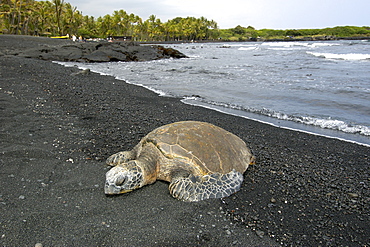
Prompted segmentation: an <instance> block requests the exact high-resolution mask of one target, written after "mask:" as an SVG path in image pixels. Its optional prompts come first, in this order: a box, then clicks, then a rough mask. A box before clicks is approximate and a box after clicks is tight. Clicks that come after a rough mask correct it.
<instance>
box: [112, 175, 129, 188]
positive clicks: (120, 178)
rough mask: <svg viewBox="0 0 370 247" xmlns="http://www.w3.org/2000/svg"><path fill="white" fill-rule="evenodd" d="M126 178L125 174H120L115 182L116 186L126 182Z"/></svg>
mask: <svg viewBox="0 0 370 247" xmlns="http://www.w3.org/2000/svg"><path fill="white" fill-rule="evenodd" d="M125 180H126V178H125V176H123V175H119V176H118V177H117V178H116V181H115V182H114V184H115V185H116V186H121V185H122V184H123V183H124V182H125Z"/></svg>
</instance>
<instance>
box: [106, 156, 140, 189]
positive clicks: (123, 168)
mask: <svg viewBox="0 0 370 247" xmlns="http://www.w3.org/2000/svg"><path fill="white" fill-rule="evenodd" d="M143 185H144V178H143V172H142V169H141V168H140V167H139V166H138V165H137V164H136V162H135V161H130V162H128V163H122V164H119V165H117V166H115V167H113V168H112V169H110V170H109V171H108V172H107V174H106V180H105V186H104V192H105V194H107V195H114V194H122V193H126V192H130V191H132V190H134V189H138V188H140V187H142V186H143Z"/></svg>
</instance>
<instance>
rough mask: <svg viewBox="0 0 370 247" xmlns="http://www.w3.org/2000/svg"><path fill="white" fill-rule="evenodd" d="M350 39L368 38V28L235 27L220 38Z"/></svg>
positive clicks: (241, 39) (369, 29) (369, 33)
mask: <svg viewBox="0 0 370 247" xmlns="http://www.w3.org/2000/svg"><path fill="white" fill-rule="evenodd" d="M351 37H370V27H355V26H342V27H332V28H323V29H287V30H276V29H260V30H256V29H254V28H253V27H251V26H249V27H242V26H240V25H239V26H236V27H235V28H229V29H221V30H220V38H221V39H222V40H228V41H247V40H258V39H261V40H263V39H265V40H273V39H279V40H282V39H283V40H289V39H313V40H315V39H318V40H319V39H337V38H351Z"/></svg>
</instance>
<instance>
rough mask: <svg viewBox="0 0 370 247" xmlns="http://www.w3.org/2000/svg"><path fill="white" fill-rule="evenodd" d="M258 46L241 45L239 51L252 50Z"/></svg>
mask: <svg viewBox="0 0 370 247" xmlns="http://www.w3.org/2000/svg"><path fill="white" fill-rule="evenodd" d="M256 49H257V47H256V46H251V47H240V48H239V49H238V50H239V51H251V50H256Z"/></svg>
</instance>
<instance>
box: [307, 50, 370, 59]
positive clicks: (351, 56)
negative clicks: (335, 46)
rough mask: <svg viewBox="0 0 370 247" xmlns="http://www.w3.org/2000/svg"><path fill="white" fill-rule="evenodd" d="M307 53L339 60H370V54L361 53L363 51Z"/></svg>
mask: <svg viewBox="0 0 370 247" xmlns="http://www.w3.org/2000/svg"><path fill="white" fill-rule="evenodd" d="M307 54H310V55H313V56H315V57H320V58H327V59H337V60H370V54H361V53H349V54H335V53H319V52H310V51H308V52H307Z"/></svg>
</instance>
